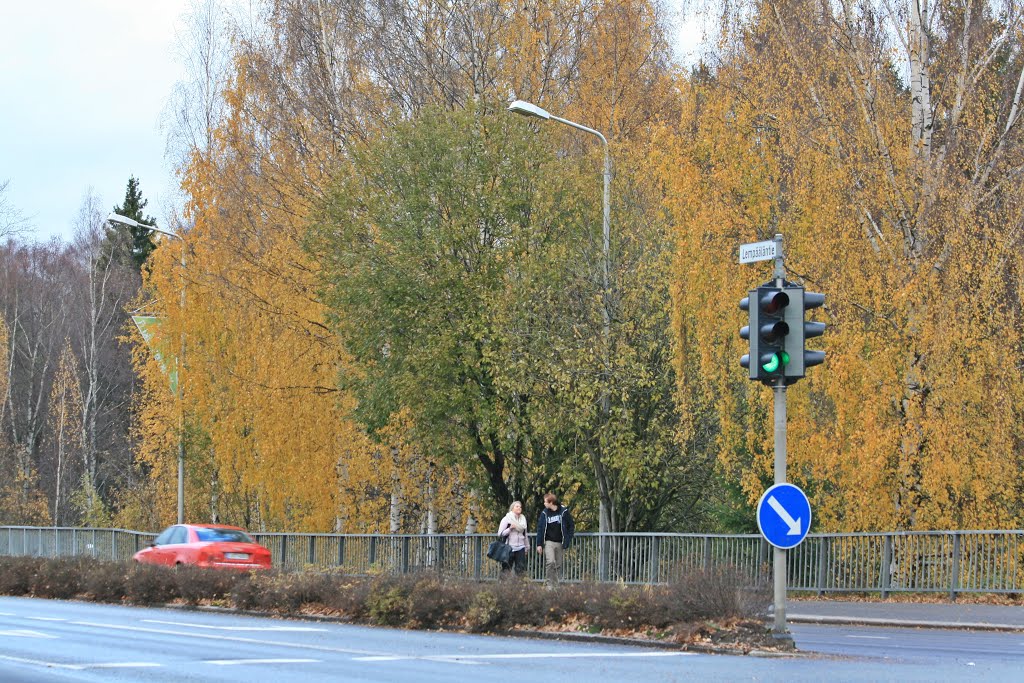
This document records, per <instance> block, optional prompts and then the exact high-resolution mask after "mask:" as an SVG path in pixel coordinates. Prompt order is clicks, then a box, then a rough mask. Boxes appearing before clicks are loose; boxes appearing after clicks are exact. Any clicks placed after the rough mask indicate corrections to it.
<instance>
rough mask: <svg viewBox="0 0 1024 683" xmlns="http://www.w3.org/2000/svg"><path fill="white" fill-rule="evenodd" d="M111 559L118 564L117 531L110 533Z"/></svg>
mask: <svg viewBox="0 0 1024 683" xmlns="http://www.w3.org/2000/svg"><path fill="white" fill-rule="evenodd" d="M110 559H111V560H113V561H114V562H117V531H111V532H110Z"/></svg>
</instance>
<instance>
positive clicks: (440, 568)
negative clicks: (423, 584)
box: [437, 536, 447, 574]
mask: <svg viewBox="0 0 1024 683" xmlns="http://www.w3.org/2000/svg"><path fill="white" fill-rule="evenodd" d="M446 538H447V537H446V536H438V537H437V573H438V574H442V573H444V542H445V539H446Z"/></svg>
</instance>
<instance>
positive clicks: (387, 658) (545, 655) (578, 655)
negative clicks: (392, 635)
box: [353, 652, 697, 662]
mask: <svg viewBox="0 0 1024 683" xmlns="http://www.w3.org/2000/svg"><path fill="white" fill-rule="evenodd" d="M696 654H697V653H696V652H541V653H536V652H514V653H507V654H493V655H471V654H461V653H460V654H453V655H426V656H416V655H376V656H372V657H353V659H354V660H355V661H357V662H397V661H400V660H405V659H425V660H428V661H437V662H457V661H459V660H463V659H480V660H487V659H533V658H538V659H603V658H608V657H692V656H694V655H696Z"/></svg>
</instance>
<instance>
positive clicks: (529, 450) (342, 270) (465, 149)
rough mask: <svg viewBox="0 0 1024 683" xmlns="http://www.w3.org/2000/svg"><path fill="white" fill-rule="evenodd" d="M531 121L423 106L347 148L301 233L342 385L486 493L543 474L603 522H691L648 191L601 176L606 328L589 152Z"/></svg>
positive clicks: (662, 251) (701, 480)
mask: <svg viewBox="0 0 1024 683" xmlns="http://www.w3.org/2000/svg"><path fill="white" fill-rule="evenodd" d="M548 131H550V129H541V130H540V131H536V130H533V129H531V127H529V125H528V124H526V123H524V122H522V121H521V120H519V119H516V118H515V117H511V116H509V115H508V114H506V113H505V112H504V111H503V107H501V108H500V109H498V110H497V111H496V112H494V113H491V112H488V111H487V105H486V104H482V105H477V106H474V107H471V108H470V109H468V110H466V111H462V112H455V113H452V112H443V111H438V110H432V111H427V112H425V113H424V114H423V115H421V117H420V118H418V119H417V120H415V121H412V122H405V123H399V124H397V125H395V126H393V127H392V128H391V129H389V131H388V133H387V134H386V135H385V136H384V137H382V138H381V139H380V140H378V141H376V142H374V143H372V144H370V145H369V146H368V147H367V148H366V149H365V150H363V151H361V152H359V153H357V154H356V155H355V157H354V159H353V167H352V169H351V170H350V171H348V172H346V173H344V174H343V175H342V177H341V178H340V179H339V181H338V183H337V185H336V187H335V188H334V190H333V191H332V193H331V194H330V197H329V200H328V202H327V205H326V207H325V209H324V211H323V214H322V216H321V218H320V220H319V222H318V225H317V226H316V228H315V230H314V232H313V237H312V239H311V241H310V247H311V249H312V251H313V252H314V253H315V254H316V255H317V257H318V258H319V259H320V260H321V262H322V263H323V264H324V268H325V273H324V275H325V278H326V282H327V290H326V292H325V299H326V302H327V304H328V306H329V308H330V310H331V311H332V320H333V324H334V326H335V328H336V329H337V331H338V333H339V335H340V337H341V340H342V343H343V345H344V347H345V349H346V351H347V352H348V353H349V354H350V355H351V356H352V358H353V359H354V364H353V366H352V368H353V369H352V370H350V371H347V372H345V373H344V374H343V376H342V378H341V381H342V386H343V388H344V389H345V390H346V391H350V392H352V393H353V394H354V396H355V397H356V398H357V400H358V408H357V417H358V419H359V420H360V421H361V422H362V423H363V424H364V425H366V427H367V429H368V431H369V432H370V433H371V434H377V435H380V434H381V433H382V432H383V431H384V429H385V427H386V426H387V424H388V423H389V421H390V420H391V418H392V416H393V415H395V414H397V413H399V412H400V411H403V410H406V411H408V412H409V414H410V415H411V418H412V423H413V424H414V429H415V431H416V435H415V436H416V437H417V441H418V442H419V443H420V444H422V445H423V446H424V448H425V449H426V450H428V451H431V452H428V453H424V455H425V456H428V457H438V458H439V459H440V460H441V461H444V460H445V458H447V461H448V462H449V463H453V462H454V463H455V464H458V465H460V466H462V467H464V468H465V469H466V470H467V471H469V472H470V473H471V475H472V476H474V477H475V480H476V488H477V490H478V491H484V490H488V489H489V491H490V494H491V495H490V499H489V501H487V502H488V503H489V507H493V509H495V510H498V509H501V508H503V507H505V506H507V505H508V504H509V502H511V500H513V499H516V498H519V499H526V500H533V501H536V499H537V497H539V496H540V495H541V494H543V492H544V491H545V490H548V489H550V490H554V491H558V492H559V493H560V494H562V495H563V496H564V497H565V498H566V499H567V500H568V501H569V502H570V503H571V504H572V507H573V510H574V513H575V514H576V516H577V518H578V519H579V520H580V521H581V525H583V526H587V525H589V526H594V525H595V524H596V521H597V520H596V517H597V507H598V505H597V503H598V499H599V497H600V496H604V497H606V498H607V499H608V505H609V507H610V508H611V513H610V515H611V518H612V529H613V530H622V529H637V528H653V527H657V526H666V525H672V524H681V523H687V522H689V523H693V520H694V519H695V518H696V516H695V515H696V512H695V511H696V510H698V509H699V508H700V505H699V501H700V499H701V492H703V491H706V488H705V484H706V475H707V472H708V471H710V464H709V463H708V462H706V461H705V459H702V458H699V457H692V456H691V455H690V454H691V453H692V449H691V448H690V446H691V445H692V440H690V439H689V436H688V434H689V424H688V421H687V420H683V419H682V418H681V417H680V416H681V412H680V411H679V410H678V409H677V406H676V402H675V396H676V390H675V389H676V375H675V372H674V370H673V367H672V358H673V353H672V342H671V340H672V335H671V333H670V308H669V306H668V303H667V302H668V301H669V297H668V291H667V287H668V283H669V278H668V277H667V276H666V274H667V272H668V266H669V260H670V258H671V255H672V253H673V250H672V248H671V242H670V240H669V239H668V237H667V235H668V233H667V231H666V225H665V223H664V221H663V220H661V218H660V216H661V212H660V211H658V210H657V207H658V205H659V202H660V194H658V192H657V188H656V186H655V185H653V184H652V183H651V182H650V181H649V180H641V179H642V178H644V176H643V174H642V173H641V172H637V171H634V170H632V165H624V166H623V168H622V169H621V171H620V174H619V176H617V180H616V183H617V188H618V189H617V194H618V197H619V202H620V204H621V205H620V206H618V207H616V208H617V211H616V226H617V227H616V239H615V241H616V244H617V248H616V253H615V258H616V261H617V263H618V264H619V267H618V268H617V269H616V272H617V273H618V275H617V276H616V279H615V283H614V294H613V303H612V308H613V325H612V327H613V332H612V336H611V341H610V347H609V346H606V342H605V340H604V338H603V336H602V311H601V307H602V301H601V287H602V284H601V278H600V272H601V270H600V266H599V264H600V263H601V227H600V225H601V209H600V207H601V194H600V193H601V183H600V181H599V176H596V175H595V173H594V170H595V169H596V168H599V162H596V160H595V158H594V157H590V156H585V157H579V158H577V159H572V158H559V157H558V156H556V155H555V154H553V153H552V152H551V151H548V150H551V149H553V148H555V145H554V144H553V142H555V141H556V140H557V139H552V138H547V137H545V135H546V134H549V133H548ZM556 132H558V131H556ZM640 156H642V155H640ZM606 364H607V366H608V367H607V370H605V365H606ZM607 387H610V390H609V392H608V393H609V395H610V397H611V399H610V404H611V408H610V411H609V412H610V419H608V420H605V419H604V418H603V415H602V413H601V411H600V404H601V398H602V396H603V393H604V390H605V389H606V388H607ZM599 473H600V475H601V476H603V477H604V481H603V482H602V485H601V486H600V487H599V486H597V477H598V475H599Z"/></svg>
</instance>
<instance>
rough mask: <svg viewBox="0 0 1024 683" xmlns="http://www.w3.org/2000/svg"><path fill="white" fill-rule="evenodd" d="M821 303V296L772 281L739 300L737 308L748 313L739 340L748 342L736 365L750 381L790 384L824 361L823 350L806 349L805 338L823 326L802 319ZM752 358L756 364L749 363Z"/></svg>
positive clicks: (819, 332)
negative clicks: (781, 379) (743, 368)
mask: <svg viewBox="0 0 1024 683" xmlns="http://www.w3.org/2000/svg"><path fill="white" fill-rule="evenodd" d="M752 302H754V303H755V304H756V305H751V303H752ZM824 303H825V295H824V294H818V293H815V292H807V291H804V288H803V287H801V286H800V285H795V284H793V283H790V282H785V281H784V282H783V285H782V287H779V286H778V285H776V284H775V283H774V281H773V282H768V283H766V284H764V285H761V286H760V287H758V288H757V289H753V290H751V291H750V294H749V295H748V296H746V297H744V298H743V299H742V300H741V301H740V308H741V309H742V310H744V311H747V313H748V324H747V325H746V326H745V327H743V328H742V329H741V330H740V337H742V338H743V339H746V340H748V341H749V342H750V349H749V352H748V353H747V354H745V355H744V356H743V357H742V358H741V359H740V365H742V366H743V367H745V368H747V370H748V376H749V377H750V379H753V380H757V381H759V382H764V383H766V384H772V383H774V381H775V380H776V379H778V378H780V377H782V378H784V379H785V381H786V384H793V383H794V382H796V381H797V380H799V379H801V378H803V377H804V376H805V373H806V371H807V368H809V367H813V366H815V365H821V364H822V363H824V362H825V352H824V351H813V350H808V349H807V348H806V345H807V340H808V339H812V338H814V337H820V336H821V335H822V334H824V333H825V323H819V322H813V321H807V320H805V318H806V315H807V311H808V310H809V309H812V308H819V307H821V306H822V305H824ZM751 330H757V334H753V333H752V332H751ZM752 358H756V359H758V362H756V363H752V362H751V359H752Z"/></svg>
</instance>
